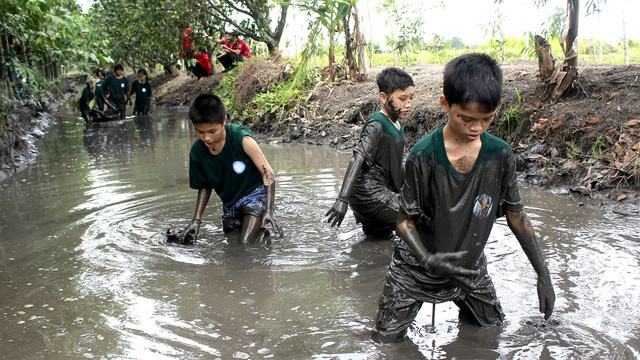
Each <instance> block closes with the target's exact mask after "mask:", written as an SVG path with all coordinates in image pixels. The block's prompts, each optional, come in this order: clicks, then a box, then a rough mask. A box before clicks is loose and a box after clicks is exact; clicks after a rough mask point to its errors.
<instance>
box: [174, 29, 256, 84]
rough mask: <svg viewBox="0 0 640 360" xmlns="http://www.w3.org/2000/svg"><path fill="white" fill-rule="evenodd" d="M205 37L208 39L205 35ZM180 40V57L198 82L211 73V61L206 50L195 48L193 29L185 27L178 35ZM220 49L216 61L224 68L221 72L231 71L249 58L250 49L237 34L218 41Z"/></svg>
mask: <svg viewBox="0 0 640 360" xmlns="http://www.w3.org/2000/svg"><path fill="white" fill-rule="evenodd" d="M205 37H207V38H208V37H209V36H208V35H206V34H205ZM180 38H181V40H182V52H181V53H180V54H179V56H180V57H182V58H184V59H185V63H186V64H187V70H189V71H190V72H191V73H193V75H195V76H196V77H197V78H198V80H200V79H201V78H203V77H207V76H209V75H211V74H212V73H213V68H212V63H211V59H210V57H209V53H208V52H207V49H206V48H205V47H203V46H199V47H198V46H196V42H195V39H194V32H193V29H191V28H190V27H186V28H184V29H183V30H182V33H181V34H180ZM218 45H220V47H221V53H220V54H219V55H218V56H217V57H216V59H217V60H218V61H219V62H220V64H222V66H223V67H224V70H223V71H227V70H230V69H232V68H233V67H234V66H235V65H236V63H237V62H238V61H243V60H244V59H249V58H251V48H250V47H249V45H248V44H247V43H246V42H245V41H244V40H242V39H240V37H239V34H238V33H229V34H226V35H225V36H224V37H223V38H222V39H220V40H219V41H218ZM189 59H195V63H194V64H193V65H190V64H189V63H190V61H189Z"/></svg>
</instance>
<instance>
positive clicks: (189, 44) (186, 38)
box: [180, 27, 195, 59]
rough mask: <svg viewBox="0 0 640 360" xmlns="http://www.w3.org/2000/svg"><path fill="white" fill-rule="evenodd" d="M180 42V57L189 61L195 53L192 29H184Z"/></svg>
mask: <svg viewBox="0 0 640 360" xmlns="http://www.w3.org/2000/svg"><path fill="white" fill-rule="evenodd" d="M180 40H182V53H181V54H180V57H183V58H187V59H190V58H192V57H193V54H194V52H195V43H194V41H193V29H191V28H190V27H185V28H184V29H183V30H182V33H181V34H180Z"/></svg>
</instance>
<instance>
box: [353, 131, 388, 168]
mask: <svg viewBox="0 0 640 360" xmlns="http://www.w3.org/2000/svg"><path fill="white" fill-rule="evenodd" d="M382 133H383V129H382V124H380V123H379V122H377V121H372V122H369V123H367V124H366V125H365V127H364V129H362V134H361V135H360V141H359V142H358V145H356V147H355V148H354V149H353V152H354V153H357V154H360V155H361V156H362V157H363V158H364V160H365V161H366V163H367V165H369V166H371V164H373V161H374V159H375V157H376V151H378V144H379V143H380V138H381V137H382Z"/></svg>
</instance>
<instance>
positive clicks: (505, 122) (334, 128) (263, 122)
mask: <svg viewBox="0 0 640 360" xmlns="http://www.w3.org/2000/svg"><path fill="white" fill-rule="evenodd" d="M502 68H503V71H504V95H503V104H502V107H501V110H500V112H499V116H498V117H497V118H496V121H495V122H494V124H493V125H492V128H491V129H490V131H491V132H492V133H495V134H497V135H499V136H501V137H502V138H505V139H506V140H508V141H509V142H510V143H511V145H512V146H513V148H514V150H515V151H516V153H517V154H518V158H519V170H520V171H521V172H522V174H523V178H524V179H525V180H526V181H527V182H529V183H534V184H538V185H542V186H548V187H556V188H560V189H563V190H562V191H571V192H572V193H574V194H575V195H577V196H579V197H584V198H585V199H591V200H593V201H595V202H600V203H603V202H605V203H606V202H609V203H615V202H621V203H627V202H629V203H638V201H640V199H639V198H638V188H639V186H640V120H638V119H640V101H639V100H640V94H639V93H638V91H639V90H640V78H639V77H640V66H638V65H633V66H610V65H607V66H582V67H581V68H580V78H579V79H580V81H579V83H580V86H578V87H577V88H576V89H575V90H574V91H573V93H571V94H570V95H569V96H567V97H565V98H563V99H561V100H560V101H558V102H551V101H549V100H548V99H547V98H546V97H545V95H544V94H545V93H547V91H546V89H545V88H544V86H542V85H541V83H540V82H539V80H538V78H537V66H536V65H535V64H533V63H523V64H506V65H503V66H502ZM407 70H408V71H409V73H410V74H411V75H412V76H413V77H414V80H415V82H416V87H417V92H416V99H415V102H414V113H413V116H412V118H411V119H410V120H409V121H407V122H406V123H405V133H406V135H407V139H408V145H413V144H414V143H415V142H416V141H417V140H419V139H420V138H421V137H422V136H424V134H426V133H427V132H429V131H431V130H432V129H433V128H435V127H436V126H439V125H442V124H444V122H445V121H446V118H445V116H444V114H443V113H442V111H441V110H440V108H439V107H438V97H439V96H440V93H441V82H442V70H443V66H442V65H424V66H414V67H410V68H408V69H407ZM377 71H379V69H374V70H373V71H371V72H370V74H369V76H368V77H369V80H367V81H364V82H361V83H351V82H349V81H343V82H340V83H337V84H333V85H331V86H329V85H327V84H323V83H320V84H319V85H318V86H316V87H315V89H314V90H313V91H312V92H311V93H310V94H309V96H308V98H307V101H301V102H298V103H296V104H295V105H294V106H290V109H289V110H287V111H286V112H276V113H265V114H263V115H261V116H258V117H255V118H246V119H236V121H241V122H243V123H245V124H246V125H248V126H249V127H251V128H252V129H253V130H254V131H256V132H258V133H260V134H262V135H264V136H266V137H267V139H268V141H272V142H291V141H295V142H304V143H312V144H328V145H333V146H335V147H337V148H338V149H342V150H345V149H349V148H351V147H352V146H353V145H354V144H355V143H356V141H357V134H358V131H359V130H360V128H361V126H362V124H363V122H364V120H365V119H366V117H367V116H368V115H369V114H371V113H372V112H373V111H375V110H377V109H378V106H379V104H378V99H377V95H376V93H377V88H376V85H375V81H374V79H375V74H376V72H377ZM219 76H220V75H218V76H217V77H212V78H209V79H207V80H206V81H202V80H201V81H200V82H196V81H195V80H193V79H190V78H188V77H186V76H185V75H181V76H179V77H177V78H175V79H173V80H172V81H170V82H167V83H165V84H164V85H162V86H160V88H159V90H158V91H157V92H156V94H157V96H158V102H159V103H164V104H167V105H185V104H188V102H189V100H190V99H192V98H193V97H194V96H196V95H197V94H199V93H203V92H207V91H212V90H213V89H214V88H215V86H216V85H217V84H218V83H219V79H220V77H219Z"/></svg>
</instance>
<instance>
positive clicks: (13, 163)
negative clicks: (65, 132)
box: [0, 76, 84, 181]
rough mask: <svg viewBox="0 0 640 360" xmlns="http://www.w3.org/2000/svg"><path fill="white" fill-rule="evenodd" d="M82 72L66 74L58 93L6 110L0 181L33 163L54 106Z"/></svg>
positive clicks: (1, 136) (1, 137)
mask: <svg viewBox="0 0 640 360" xmlns="http://www.w3.org/2000/svg"><path fill="white" fill-rule="evenodd" d="M83 79H84V76H75V77H69V78H67V79H66V81H64V82H62V84H61V85H60V88H59V89H58V91H59V92H60V93H61V94H62V96H52V97H51V98H44V99H41V100H40V101H39V102H38V105H33V104H31V105H24V106H17V107H13V108H10V109H8V110H7V113H8V115H7V117H6V121H5V119H0V121H5V122H4V124H3V126H2V129H3V131H2V133H0V181H2V180H4V179H6V178H7V177H9V176H11V175H14V174H16V173H18V172H20V171H22V170H24V169H25V168H26V167H27V166H29V165H30V164H32V163H34V162H35V161H36V159H37V157H38V154H39V149H38V143H39V140H40V139H41V138H42V137H43V136H44V135H45V133H46V130H47V128H48V127H49V126H50V125H51V124H52V123H53V121H54V118H55V114H56V113H57V111H58V107H59V106H60V105H61V104H63V103H64V102H65V101H66V100H67V99H68V98H69V96H71V95H73V94H74V93H75V91H76V90H75V87H76V86H77V85H78V84H80V83H81V82H82V81H83Z"/></svg>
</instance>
